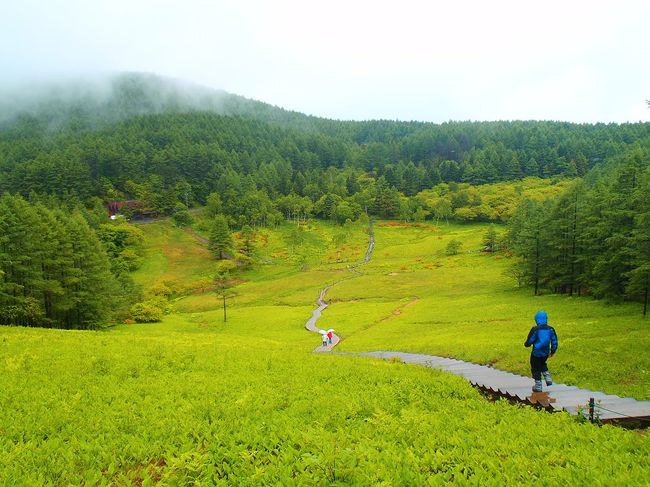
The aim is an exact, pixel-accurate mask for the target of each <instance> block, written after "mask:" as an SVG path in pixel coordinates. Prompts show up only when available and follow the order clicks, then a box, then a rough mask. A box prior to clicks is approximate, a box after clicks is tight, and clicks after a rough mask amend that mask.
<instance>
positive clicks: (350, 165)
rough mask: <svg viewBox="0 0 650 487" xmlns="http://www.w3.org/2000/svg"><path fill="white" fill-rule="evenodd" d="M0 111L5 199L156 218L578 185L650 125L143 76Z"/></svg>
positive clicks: (45, 92) (51, 92)
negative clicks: (147, 204)
mask: <svg viewBox="0 0 650 487" xmlns="http://www.w3.org/2000/svg"><path fill="white" fill-rule="evenodd" d="M0 106H1V107H3V109H2V110H0V113H3V115H2V116H0V192H5V191H6V192H10V193H21V194H23V195H28V194H29V193H30V192H37V193H46V194H54V195H58V196H61V197H70V196H75V197H78V198H80V199H82V200H87V199H88V198H90V197H92V196H98V197H101V198H103V199H115V198H133V197H141V196H142V194H143V193H146V192H147V191H148V192H149V193H152V192H153V193H162V192H168V193H170V194H169V198H167V203H166V204H162V203H160V202H159V203H156V205H158V208H156V209H157V210H158V211H161V212H169V211H171V210H172V209H173V207H174V200H178V201H182V202H183V203H185V204H192V203H194V202H199V203H204V202H205V201H206V198H207V196H208V195H209V194H210V193H212V192H220V193H224V192H226V191H230V192H234V193H237V195H238V196H241V195H243V194H244V193H247V194H249V193H251V192H253V191H258V192H263V193H264V194H265V195H266V196H267V197H269V198H270V199H271V200H276V199H277V198H279V197H281V196H287V195H289V194H295V195H297V196H300V197H307V198H309V199H310V200H311V201H313V202H315V201H317V200H318V199H319V198H321V197H323V196H325V195H328V194H332V195H335V196H337V197H340V198H346V197H352V196H354V195H356V194H358V193H360V192H362V191H363V190H364V189H368V188H369V187H370V186H373V188H374V185H375V184H376V185H377V186H378V187H379V188H380V189H386V190H392V189H394V190H396V191H398V192H400V193H402V194H403V195H406V196H413V195H415V194H417V193H418V192H419V191H421V190H423V189H426V188H430V187H432V186H434V185H436V184H438V183H440V182H469V183H473V184H480V183H487V182H496V181H505V180H513V179H519V178H522V177H524V176H540V177H552V176H558V175H559V176H581V175H584V174H585V173H586V172H587V171H588V170H589V169H590V168H592V167H594V166H596V165H602V164H603V163H604V162H606V161H608V160H616V158H615V156H619V155H621V154H623V153H625V152H626V151H627V150H628V149H629V148H631V147H632V146H635V145H643V146H646V147H647V146H648V145H650V123H638V124H623V125H617V124H608V125H606V124H596V125H589V124H570V123H562V122H534V121H517V122H449V123H443V124H432V123H423V122H397V121H369V122H346V121H334V120H327V119H321V118H317V117H310V116H307V115H303V114H300V113H296V112H290V111H286V110H282V109H280V108H277V107H272V106H270V105H267V104H264V103H261V102H256V101H252V100H248V99H245V98H242V97H238V96H235V95H230V94H227V93H225V92H219V91H214V90H209V89H206V88H200V87H196V86H192V85H188V84H183V83H180V82H176V81H171V80H168V79H165V78H160V77H156V76H153V75H142V74H125V75H121V76H117V77H115V78H113V79H111V80H109V81H106V82H105V83H104V84H102V83H95V84H83V83H81V84H80V83H76V84H72V85H70V86H63V85H57V86H53V87H51V88H50V89H43V88H41V89H39V91H38V92H35V93H33V94H32V95H30V96H23V97H22V98H21V97H13V98H12V99H11V101H9V99H8V98H6V97H5V99H3V100H1V101H0ZM143 188H144V189H143ZM373 188H371V189H372V191H375V189H373ZM372 191H371V193H372ZM180 192H182V193H183V198H179V197H178V194H180ZM376 192H377V191H375V193H376ZM171 193H174V194H171ZM358 199H359V201H356V204H357V205H358V206H367V205H366V204H365V203H366V202H364V201H363V198H361V197H360V198H358ZM393 213H394V212H393ZM382 215H383V216H394V215H392V213H391V211H390V208H388V209H386V211H383V212H382Z"/></svg>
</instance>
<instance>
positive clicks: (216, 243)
mask: <svg viewBox="0 0 650 487" xmlns="http://www.w3.org/2000/svg"><path fill="white" fill-rule="evenodd" d="M208 248H209V249H210V252H212V255H214V256H215V257H216V258H217V259H225V258H226V254H227V253H228V252H229V251H231V250H232V248H233V241H232V236H231V235H230V229H229V228H228V222H227V221H226V217H225V216H223V215H217V216H215V217H214V220H213V221H212V229H211V230H210V243H209V244H208Z"/></svg>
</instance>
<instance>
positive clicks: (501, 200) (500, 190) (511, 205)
mask: <svg viewBox="0 0 650 487" xmlns="http://www.w3.org/2000/svg"><path fill="white" fill-rule="evenodd" d="M571 184H572V180H571V179H566V178H557V179H541V178H537V177H528V178H524V179H522V180H521V181H517V182H516V183H513V182H512V181H508V182H500V183H492V184H481V185H471V184H469V183H448V184H447V183H442V184H439V185H437V186H435V187H434V188H432V189H427V190H424V191H422V192H421V193H419V195H418V197H419V198H421V199H422V200H423V201H424V202H425V203H426V205H427V207H428V208H430V209H431V214H432V216H433V217H434V218H436V219H437V220H438V221H440V220H444V219H447V218H453V219H455V220H457V221H474V220H477V221H501V222H502V221H506V220H507V219H508V218H510V217H511V216H512V215H513V214H514V212H515V210H516V208H517V205H518V204H519V203H520V202H521V201H522V199H524V198H528V199H533V200H536V201H543V200H545V199H549V198H553V197H557V196H558V195H560V194H562V193H563V192H564V191H566V189H567V188H568V187H569V186H570V185H571Z"/></svg>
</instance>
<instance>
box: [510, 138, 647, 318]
mask: <svg viewBox="0 0 650 487" xmlns="http://www.w3.org/2000/svg"><path fill="white" fill-rule="evenodd" d="M611 166H612V167H613V168H615V169H614V170H613V171H611V172H609V173H605V174H602V175H599V176H595V177H593V178H587V179H585V180H579V181H577V182H576V183H575V184H574V185H573V186H572V187H571V188H570V189H569V190H568V191H566V192H565V193H564V194H563V195H562V196H561V197H559V198H557V199H555V200H550V201H549V200H547V201H544V202H539V201H533V200H525V201H524V202H523V203H522V204H521V205H520V206H519V208H518V209H517V211H516V212H515V215H514V216H513V218H512V219H511V220H510V222H509V233H508V240H509V246H510V248H511V249H512V250H513V251H514V253H515V254H516V255H517V256H518V257H519V259H520V261H519V264H518V269H517V271H516V272H517V273H518V275H519V277H520V278H521V279H522V281H523V282H526V283H528V284H530V285H531V286H533V288H534V292H535V294H538V293H540V292H541V291H542V290H543V289H546V290H550V291H552V292H556V293H565V294H568V295H584V294H589V295H593V296H595V297H597V298H605V299H608V300H611V301H620V300H636V301H641V302H643V303H644V314H646V313H647V304H648V299H649V292H650V150H648V149H642V148H635V149H633V150H630V151H628V152H627V153H626V154H624V155H622V156H620V157H618V158H617V160H616V161H613V163H612V164H611Z"/></svg>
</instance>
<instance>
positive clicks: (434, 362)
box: [357, 351, 650, 423]
mask: <svg viewBox="0 0 650 487" xmlns="http://www.w3.org/2000/svg"><path fill="white" fill-rule="evenodd" d="M357 355H361V356H365V357H375V358H381V359H386V360H390V359H393V358H395V357H399V358H400V359H401V360H402V361H403V362H406V363H410V364H419V365H424V366H425V367H430V368H432V369H439V370H444V371H447V372H450V373H452V374H455V375H460V376H462V377H464V378H465V379H467V380H468V381H469V382H470V383H471V384H472V385H473V386H474V387H477V388H479V389H481V390H483V391H485V392H488V393H491V394H495V395H497V396H500V397H504V398H507V399H509V400H512V401H516V402H521V403H525V404H530V405H533V406H537V407H541V408H544V409H546V410H548V411H567V412H569V413H570V414H573V415H577V414H579V413H580V412H581V411H582V413H583V414H585V411H588V405H589V399H590V398H594V399H595V417H597V418H598V419H599V420H600V421H601V422H603V423H608V422H621V421H638V420H650V401H637V400H636V399H631V398H624V397H619V396H616V395H613V394H605V393H603V392H597V391H590V390H587V389H580V388H578V387H575V386H568V385H566V384H553V385H552V386H546V385H544V391H543V392H532V385H533V380H532V379H531V378H530V377H523V376H521V375H516V374H512V373H510V372H504V371H502V370H498V369H493V368H492V367H488V366H485V365H477V364H473V363H470V362H464V361H462V360H456V359H451V358H447V357H438V356H435V355H423V354H419V353H406V352H387V351H382V352H366V353H359V354H357Z"/></svg>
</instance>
